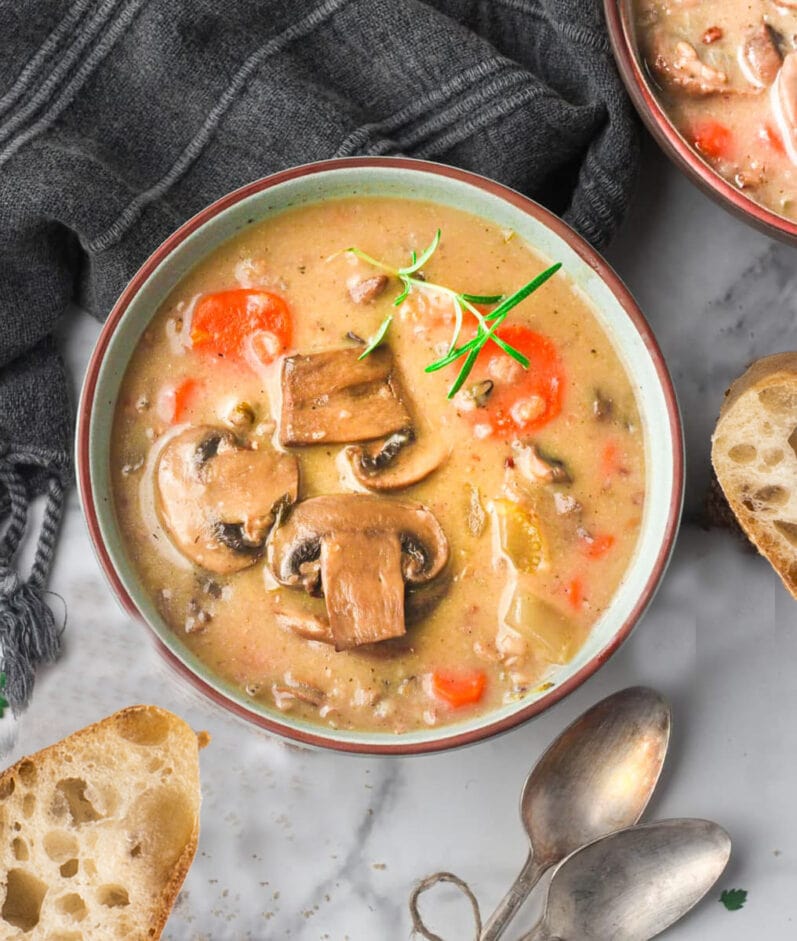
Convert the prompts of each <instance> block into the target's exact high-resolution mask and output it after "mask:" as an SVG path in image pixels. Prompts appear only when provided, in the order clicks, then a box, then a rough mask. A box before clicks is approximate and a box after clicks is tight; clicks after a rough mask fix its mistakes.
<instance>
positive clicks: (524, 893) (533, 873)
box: [479, 852, 547, 941]
mask: <svg viewBox="0 0 797 941" xmlns="http://www.w3.org/2000/svg"><path fill="white" fill-rule="evenodd" d="M546 869H547V866H539V865H537V863H536V862H535V861H534V853H533V852H532V853H529V855H528V856H527V857H526V862H525V863H524V864H523V868H522V869H521V870H520V872H519V873H518V877H517V879H515V881H514V882H513V883H512V887H511V888H510V890H509V891H508V892H507V893H506V895H505V896H504V897H503V898H502V899H501V901H500V902H499V903H498V908H496V910H495V911H494V912H493V913H492V915H490V918H489V920H488V921H487V924H486V925H485V926H484V929H483V930H482V933H481V935H480V936H479V941H497V939H498V938H500V937H501V935H502V934H503V933H504V931H505V930H506V926H507V925H508V924H509V922H510V921H512V919H513V918H514V917H515V915H517V913H518V910H519V909H520V906H521V905H522V904H523V903H524V902H525V901H526V898H527V897H528V895H529V892H531V890H532V889H533V888H534V886H535V885H537V883H538V882H539V881H540V877H541V876H542V874H543V873H544V872H545V870H546Z"/></svg>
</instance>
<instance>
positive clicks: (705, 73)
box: [652, 37, 728, 97]
mask: <svg viewBox="0 0 797 941" xmlns="http://www.w3.org/2000/svg"><path fill="white" fill-rule="evenodd" d="M652 64H653V70H654V71H655V72H656V74H657V75H658V77H659V79H660V80H661V81H662V82H663V83H664V84H665V85H667V86H669V87H671V88H674V89H680V90H681V91H683V92H685V93H686V94H687V95H690V96H693V97H694V96H702V95H714V94H716V93H718V92H724V91H727V90H728V76H727V75H726V74H725V72H723V71H722V70H721V69H715V68H713V67H712V66H710V65H706V64H705V62H703V61H702V60H701V59H700V56H699V55H698V54H697V50H696V49H695V47H694V46H692V45H690V44H689V43H688V42H684V40H678V42H676V43H675V46H673V47H672V48H669V47H668V46H667V45H666V43H665V42H663V41H662V40H661V38H660V37H656V38H655V39H654V55H653V63H652Z"/></svg>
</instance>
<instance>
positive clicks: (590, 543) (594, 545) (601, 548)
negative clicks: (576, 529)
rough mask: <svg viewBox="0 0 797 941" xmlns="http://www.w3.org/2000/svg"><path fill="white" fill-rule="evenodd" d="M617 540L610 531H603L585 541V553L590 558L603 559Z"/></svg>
mask: <svg viewBox="0 0 797 941" xmlns="http://www.w3.org/2000/svg"><path fill="white" fill-rule="evenodd" d="M616 541H617V540H616V539H615V538H614V536H612V535H610V534H609V533H601V534H600V535H598V536H594V537H593V538H592V539H591V540H585V541H584V554H585V555H586V556H587V558H588V559H602V558H603V557H604V556H605V555H606V554H607V553H608V552H609V550H610V549H611V548H612V546H613V545H614V544H615V542H616Z"/></svg>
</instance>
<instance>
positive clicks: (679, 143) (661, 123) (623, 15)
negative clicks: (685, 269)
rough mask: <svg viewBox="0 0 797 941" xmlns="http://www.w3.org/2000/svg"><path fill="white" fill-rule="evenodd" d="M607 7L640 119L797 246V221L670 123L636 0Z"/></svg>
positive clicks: (754, 221) (725, 195)
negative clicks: (739, 182)
mask: <svg viewBox="0 0 797 941" xmlns="http://www.w3.org/2000/svg"><path fill="white" fill-rule="evenodd" d="M604 9H605V12H606V22H607V25H608V27H609V39H610V40H611V44H612V50H613V51H614V57H615V59H616V61H617V67H618V69H619V71H620V75H621V77H622V79H623V82H624V83H625V87H626V89H627V91H628V94H629V95H630V97H631V100H632V101H633V103H634V106H635V107H636V109H637V111H638V112H639V114H640V117H641V118H642V120H643V121H644V122H645V124H646V125H647V128H648V130H649V131H650V133H651V134H652V135H653V137H654V138H655V139H656V141H657V142H658V143H659V144H660V146H661V148H662V150H663V151H664V152H665V153H666V154H667V156H668V157H669V158H670V159H671V160H672V161H673V163H675V165H676V166H677V167H679V168H680V169H681V170H682V171H683V172H684V173H685V174H686V175H687V176H688V177H689V178H690V179H691V180H692V181H693V182H694V183H696V184H697V185H698V186H699V187H700V189H702V190H703V192H705V193H706V194H707V195H708V196H710V197H711V198H712V199H714V200H716V201H717V202H718V203H719V204H720V205H721V206H724V208H725V209H727V210H729V211H730V212H732V213H734V215H736V216H738V217H739V218H741V219H743V220H744V221H745V222H747V223H748V224H749V225H752V226H753V227H754V228H756V229H759V230H760V231H762V232H765V233H766V234H767V235H771V236H773V237H774V238H778V239H781V240H782V241H785V242H789V243H791V244H796V243H797V222H793V221H792V220H790V219H786V218H785V217H784V216H781V215H778V213H776V212H773V211H772V210H771V209H767V208H766V207H765V206H762V205H761V204H760V203H757V202H756V201H755V200H754V199H751V198H750V196H748V195H747V193H745V192H744V190H740V189H739V188H738V187H736V186H734V185H733V184H732V183H729V182H728V181H727V180H726V179H724V178H723V177H721V176H720V175H719V173H717V171H716V170H715V169H714V168H713V167H712V166H711V164H709V163H707V162H706V161H705V160H704V159H703V158H702V157H701V156H700V154H699V153H698V152H697V151H696V150H695V149H694V148H693V147H692V146H691V145H690V144H689V143H688V141H687V140H686V139H685V138H684V137H683V136H682V135H681V133H680V131H678V130H677V129H676V127H675V125H674V124H673V123H672V122H671V121H670V119H669V117H668V116H667V112H666V111H665V109H664V107H663V105H662V103H661V101H660V100H659V97H658V94H657V92H656V86H655V84H654V83H653V81H652V79H651V78H650V75H649V74H648V72H647V69H646V68H645V65H644V62H643V61H642V59H641V57H640V55H639V46H638V43H637V39H636V29H635V27H634V17H633V0H604Z"/></svg>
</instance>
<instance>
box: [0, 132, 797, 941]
mask: <svg viewBox="0 0 797 941" xmlns="http://www.w3.org/2000/svg"><path fill="white" fill-rule="evenodd" d="M610 259H611V261H612V262H613V264H614V265H615V266H616V268H617V269H618V271H619V273H620V275H621V276H622V277H623V278H624V279H625V280H626V282H627V283H628V285H629V287H630V288H631V291H632V292H633V293H634V294H635V295H636V297H637V299H638V300H639V303H640V305H641V307H642V309H643V311H644V312H645V313H646V315H647V317H648V318H649V320H650V322H651V323H652V325H653V328H654V330H655V331H656V334H657V336H658V338H659V341H660V343H661V345H662V347H663V349H664V353H665V355H666V357H667V360H668V362H669V365H670V369H671V370H672V373H673V376H674V379H675V384H676V387H677V390H678V394H679V397H680V402H681V407H682V409H683V414H684V420H685V428H686V441H687V456H688V478H687V497H686V510H685V519H684V526H683V528H682V530H681V535H680V538H679V540H678V545H677V549H676V552H675V555H674V558H673V562H672V565H671V567H670V570H669V573H668V574H667V576H666V578H665V580H664V582H663V584H662V587H661V590H660V592H659V594H658V596H657V598H656V600H655V602H654V604H653V606H652V607H651V609H650V611H649V613H648V614H647V615H646V617H645V618H644V620H643V622H642V623H641V624H640V626H639V628H638V629H637V631H636V633H635V634H634V636H633V637H632V638H631V639H630V640H629V641H628V642H627V643H626V644H625V646H624V647H623V648H622V649H621V650H620V652H619V653H618V654H617V655H616V656H615V657H614V659H613V660H611V661H610V663H609V664H608V665H606V666H605V667H604V668H603V669H602V670H600V671H599V672H598V673H597V674H596V675H595V676H594V677H593V678H592V679H591V680H589V681H588V682H587V683H586V684H585V685H584V686H582V687H581V688H580V689H579V690H577V691H576V692H575V693H574V694H573V695H572V696H570V697H569V698H568V699H567V700H565V701H564V702H562V703H560V704H559V705H557V706H556V707H554V708H553V709H551V710H550V711H549V712H547V713H546V714H545V715H544V716H542V717H540V718H539V719H537V720H535V721H534V722H532V723H530V724H527V725H526V726H525V727H522V728H519V729H517V730H515V731H513V732H511V733H509V734H507V735H505V736H504V737H502V738H500V739H497V740H494V741H491V742H488V743H484V744H481V745H478V746H476V747H472V748H469V749H466V750H461V751H458V752H455V753H447V754H443V755H437V756H429V757H422V758H406V759H400V758H391V759H364V758H352V757H347V756H342V755H336V754H327V753H322V752H309V751H303V750H299V749H297V748H295V747H291V746H287V745H284V744H282V743H280V742H279V741H276V740H274V739H272V738H270V737H269V736H268V735H266V734H265V733H260V732H258V731H256V730H254V729H252V728H250V727H248V726H245V725H243V724H242V723H240V722H239V721H237V720H235V719H232V718H229V717H227V716H226V715H225V714H223V713H221V712H220V711H219V710H218V709H216V708H215V707H213V706H211V705H210V704H208V703H206V702H205V701H203V700H202V699H200V698H199V697H198V695H197V694H195V693H193V692H192V691H191V690H189V689H188V688H187V687H186V686H185V685H183V683H182V682H180V683H178V682H176V681H175V680H174V678H173V677H172V675H171V673H170V672H169V670H168V668H167V667H166V666H165V665H164V664H163V662H162V661H161V659H160V657H159V656H158V654H157V653H156V652H155V650H154V648H153V647H152V646H151V645H150V643H149V642H148V638H147V635H146V634H145V632H144V630H143V629H142V628H141V627H140V626H139V625H138V624H137V623H135V622H133V621H132V620H131V619H130V618H129V617H127V616H126V615H125V614H123V613H122V611H121V610H120V608H119V607H118V606H117V604H116V603H115V601H114V599H113V597H112V596H111V593H110V590H109V589H108V587H107V586H106V584H105V581H104V579H103V576H102V575H101V573H100V570H99V567H98V565H97V563H96V561H95V559H94V556H93V554H92V551H91V548H90V545H89V540H88V536H87V533H86V529H85V526H84V523H83V520H82V517H81V512H80V508H79V506H78V501H77V496H76V494H75V493H72V494H71V496H70V499H69V507H68V512H67V516H66V521H65V525H64V530H63V535H62V540H61V545H60V551H59V553H58V559H57V563H56V566H55V571H54V576H53V580H52V587H53V589H54V590H55V591H56V592H58V593H59V594H60V595H62V596H63V598H64V599H65V600H66V604H67V607H68V613H69V617H68V630H67V634H66V647H65V652H64V656H63V658H62V660H61V662H60V663H59V664H58V665H57V666H55V667H53V668H50V669H47V670H44V671H42V673H41V674H40V677H39V681H38V685H37V689H36V696H35V700H34V703H33V706H32V707H31V708H30V710H29V711H28V712H27V713H26V714H25V715H24V716H23V717H22V718H21V719H20V720H19V721H18V722H14V720H12V719H10V718H8V716H7V717H6V719H4V720H3V722H2V723H0V735H1V736H4V740H3V742H0V748H2V749H3V751H5V753H6V755H5V760H6V761H11V760H12V759H13V760H15V759H16V758H18V757H19V756H20V755H22V754H24V753H26V752H30V751H33V750H35V749H37V748H40V747H42V746H44V745H46V744H49V743H50V742H52V741H54V740H55V739H57V738H60V737H62V736H63V735H66V734H67V733H69V732H71V731H73V730H74V729H76V728H78V727H79V726H82V725H85V724H87V723H89V722H92V721H94V720H96V719H97V718H99V717H101V716H102V715H105V714H107V713H109V712H111V711H113V710H115V709H118V708H121V707H123V706H125V705H128V704H130V703H134V702H154V703H157V704H159V705H162V706H165V707H167V708H170V709H173V710H174V711H176V712H178V713H180V714H181V715H183V716H184V717H185V718H186V719H187V720H188V721H189V722H190V723H191V724H192V725H193V726H194V727H195V728H197V729H208V730H209V731H210V732H211V734H212V736H213V742H212V745H211V747H209V748H208V749H206V750H205V751H204V752H203V754H202V774H203V798H204V802H203V810H202V833H201V838H200V843H199V850H198V853H197V858H196V861H195V863H194V865H193V868H192V869H191V871H190V873H189V875H188V878H187V880H186V883H185V887H184V890H183V892H182V893H181V895H180V897H179V900H178V903H177V906H176V908H175V911H174V914H173V915H172V918H171V919H170V921H169V924H168V928H167V930H166V932H165V935H164V937H165V938H168V939H171V941H184V939H185V941H200V939H208V941H210V939H212V941H225V939H230V941H244V939H256V941H263V939H269V941H270V939H283V938H290V939H302V941H305V939H306V941H320V939H334V941H346V939H350V941H393V939H396V941H403V939H406V938H408V937H409V934H410V921H409V915H408V911H407V896H408V893H409V891H410V889H411V887H412V885H413V883H414V882H415V881H416V880H417V879H419V878H420V877H422V876H424V875H426V874H427V873H429V872H432V871H435V870H439V869H448V870H453V871H454V872H456V873H458V874H459V875H460V876H462V877H463V878H465V879H466V880H467V881H468V882H469V883H470V884H471V885H472V886H473V888H474V890H475V891H476V893H477V895H478V897H479V900H480V902H481V906H482V910H483V911H484V912H485V913H487V912H488V911H489V910H491V908H492V906H493V905H494V904H495V903H496V902H497V901H498V899H499V897H500V896H501V894H502V893H503V891H504V889H505V888H506V887H507V886H508V885H509V883H510V881H511V880H512V878H513V877H514V874H515V872H516V870H517V869H518V867H519V866H520V865H521V863H522V861H523V859H524V855H525V844H524V837H523V833H522V831H521V828H520V824H519V820H518V811H517V803H518V795H519V791H520V788H521V785H522V782H523V780H524V778H525V775H526V773H527V771H528V770H529V768H530V767H531V765H532V764H533V763H534V762H535V761H536V759H537V758H538V756H539V755H540V753H541V751H542V750H543V749H544V747H545V746H546V745H547V743H548V742H549V741H550V740H551V739H552V738H553V737H554V736H555V735H556V734H558V732H559V731H561V730H562V729H563V728H564V726H565V725H566V724H567V723H569V722H570V721H571V720H572V719H573V718H575V717H576V716H577V715H578V714H579V713H580V712H582V711H583V710H584V709H586V708H587V707H589V706H590V705H591V704H592V703H594V702H595V701H597V700H598V699H599V698H601V697H602V696H604V695H607V694H608V693H610V692H613V691H614V690H617V689H620V688H622V687H624V686H628V685H632V684H636V683H645V684H649V685H652V686H654V687H656V688H657V689H659V690H661V691H662V692H663V693H664V694H665V695H666V696H667V697H668V698H669V699H670V701H671V703H672V706H673V711H674V735H673V743H672V749H671V752H670V757H669V759H668V765H667V768H666V770H665V773H664V776H663V780H662V783H661V785H660V789H659V791H658V792H657V794H656V796H655V798H654V801H653V803H652V806H651V808H650V810H649V812H648V819H653V818H656V817H672V816H703V817H709V818H711V819H714V820H716V821H718V822H719V823H721V824H723V825H724V826H725V827H726V828H727V829H728V830H729V832H730V834H731V836H732V837H733V841H734V852H733V857H732V861H731V863H730V866H729V868H728V870H727V872H726V874H725V875H724V876H723V878H722V880H721V883H720V885H719V886H718V888H717V891H716V892H713V893H712V895H711V896H710V897H709V898H708V899H707V900H706V901H705V902H704V903H703V904H702V905H701V906H700V907H699V908H698V909H697V910H696V911H695V912H694V913H693V914H692V915H691V916H690V917H689V918H687V919H686V920H684V921H683V922H681V923H680V924H679V925H677V926H676V927H675V928H673V929H671V930H670V932H668V933H667V935H666V937H667V938H670V937H672V938H673V939H675V938H678V939H684V941H689V939H694V941H714V939H716V941H736V939H739V941H741V939H747V938H748V937H750V935H751V932H753V931H755V932H757V933H759V934H760V935H762V936H766V937H771V938H787V937H793V936H794V935H795V931H797V927H796V925H797V907H795V904H794V898H795V890H794V887H795V885H796V884H797V801H795V798H794V795H795V784H797V723H796V722H795V721H794V719H795V716H797V606H795V603H794V602H793V601H791V599H790V598H789V597H788V596H787V595H786V593H785V591H784V590H783V589H782V588H781V587H780V583H779V582H778V581H777V579H776V578H775V576H774V575H773V573H772V571H771V570H770V568H769V567H768V566H767V564H766V563H765V562H764V561H762V560H761V559H760V558H758V557H757V556H755V555H754V554H752V553H749V552H746V551H745V550H744V548H743V547H742V546H741V545H740V544H739V543H737V542H735V541H734V540H733V539H732V538H731V537H730V536H729V535H727V534H725V533H723V532H707V531H704V530H703V529H702V528H701V526H700V511H701V505H702V501H703V498H704V494H705V490H706V485H707V479H708V454H709V435H710V432H711V428H712V426H713V423H714V420H715V417H716V414H717V411H718V408H719V405H720V402H721V398H722V393H723V390H724V389H725V387H726V386H727V384H728V382H729V380H730V379H731V378H733V377H734V376H735V375H736V374H738V373H739V372H740V371H741V370H742V369H743V368H744V366H745V365H746V364H747V363H748V362H749V361H750V360H751V359H753V358H754V357H756V356H760V355H763V354H766V353H770V352H775V351H778V350H783V349H794V348H797V265H795V261H797V253H796V252H795V249H793V248H790V247H787V246H783V245H780V244H777V243H775V242H773V241H771V240H769V239H768V238H767V237H765V236H763V235H760V234H758V233H757V232H755V231H753V230H752V229H750V228H748V227H747V226H745V225H743V224H742V223H741V222H739V221H737V220H736V219H735V218H733V217H731V216H730V215H728V214H727V213H725V212H724V211H723V210H722V209H720V208H718V207H717V206H715V205H714V204H713V203H711V202H709V201H708V200H707V199H706V198H705V197H704V196H703V195H702V194H701V193H699V192H698V191H697V190H696V189H695V188H694V187H693V186H692V185H691V184H690V183H689V182H687V181H686V180H685V179H683V178H682V177H681V176H680V175H679V174H678V173H677V172H676V171H675V170H674V169H673V168H672V167H671V166H670V165H669V164H668V163H667V161H666V160H665V158H664V157H663V156H661V155H660V154H659V153H658V151H656V150H655V149H654V147H653V145H652V144H648V146H647V148H646V154H645V163H644V170H643V174H642V179H641V182H640V188H639V192H638V195H637V199H636V202H635V206H634V209H633V212H632V213H631V216H630V218H629V219H628V221H627V223H626V225H625V228H624V230H623V232H622V233H621V235H620V237H619V238H618V240H617V241H616V243H615V245H614V246H613V248H612V250H611V252H610ZM66 327H67V334H68V339H67V341H66V344H65V346H66V352H67V357H68V359H69V361H70V365H71V367H72V369H73V373H74V375H75V376H76V377H78V376H80V375H81V374H82V371H83V369H84V367H85V363H86V361H87V359H88V356H89V353H90V351H91V347H92V345H93V342H94V340H95V338H96V335H97V333H98V326H97V325H96V324H95V323H93V322H92V321H90V320H89V319H88V318H87V317H85V316H83V315H80V314H75V315H74V316H73V317H72V318H71V319H70V322H69V323H68V324H67V325H66ZM732 887H742V888H745V889H747V890H748V891H749V896H748V901H747V904H746V906H745V907H744V908H743V909H742V910H741V911H737V912H729V911H726V909H725V908H724V906H722V905H721V904H719V903H718V901H717V899H718V896H719V891H720V889H721V888H732ZM532 907H533V903H532ZM424 911H425V912H426V913H427V915H428V920H429V923H430V925H434V927H435V928H436V929H437V931H438V932H439V933H441V934H443V935H444V936H445V937H446V938H447V939H450V941H467V939H469V938H470V937H471V934H472V933H471V929H470V925H471V922H470V916H469V912H468V907H467V905H466V904H465V903H464V902H463V901H462V900H461V899H460V897H459V896H457V895H456V894H455V893H454V892H451V891H448V890H446V889H444V888H443V889H439V890H438V891H437V893H436V894H433V895H432V896H431V897H429V898H428V900H427V902H426V903H425V907H424ZM532 917H533V912H532V911H531V909H526V910H524V912H523V914H522V915H521V916H520V918H519V919H518V921H517V923H516V925H517V927H516V930H514V931H510V932H509V934H508V935H507V936H506V937H507V941H511V939H513V938H516V937H517V936H518V934H519V932H520V930H521V929H522V928H524V927H525V928H528V927H529V925H530V923H531V919H532Z"/></svg>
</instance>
